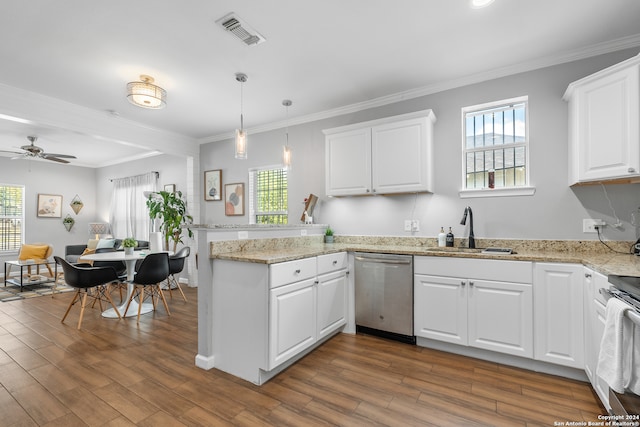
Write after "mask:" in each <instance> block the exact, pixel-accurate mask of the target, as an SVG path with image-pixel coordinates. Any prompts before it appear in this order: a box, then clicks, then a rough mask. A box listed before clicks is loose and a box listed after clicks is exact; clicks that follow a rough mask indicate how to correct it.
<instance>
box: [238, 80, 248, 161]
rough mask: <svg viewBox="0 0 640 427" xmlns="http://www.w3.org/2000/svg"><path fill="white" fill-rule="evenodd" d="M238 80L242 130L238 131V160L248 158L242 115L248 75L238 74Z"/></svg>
mask: <svg viewBox="0 0 640 427" xmlns="http://www.w3.org/2000/svg"><path fill="white" fill-rule="evenodd" d="M236 80H237V81H238V82H240V129H236V159H246V158H247V131H246V130H244V117H243V115H242V107H243V105H242V102H243V92H242V89H243V86H244V83H245V82H246V81H247V75H246V74H243V73H237V74H236Z"/></svg>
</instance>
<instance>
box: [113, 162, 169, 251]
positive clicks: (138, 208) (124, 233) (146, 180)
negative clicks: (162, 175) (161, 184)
mask: <svg viewBox="0 0 640 427" xmlns="http://www.w3.org/2000/svg"><path fill="white" fill-rule="evenodd" d="M111 181H112V182H113V192H112V193H111V212H110V214H109V222H110V224H111V234H112V235H114V236H116V237H120V238H122V239H124V238H125V237H133V238H134V239H138V240H149V231H150V225H151V220H150V219H149V210H148V209H147V198H146V197H145V195H144V194H145V192H152V191H156V189H157V188H158V172H149V173H146V174H142V175H136V176H129V177H125V178H116V179H112V180H111ZM151 231H152V230H151Z"/></svg>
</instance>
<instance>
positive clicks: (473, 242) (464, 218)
mask: <svg viewBox="0 0 640 427" xmlns="http://www.w3.org/2000/svg"><path fill="white" fill-rule="evenodd" d="M467 214H469V247H470V248H472V249H473V248H475V247H476V239H475V237H474V236H473V211H471V206H467V207H466V208H464V214H463V215H462V221H460V224H462V225H465V224H466V223H467Z"/></svg>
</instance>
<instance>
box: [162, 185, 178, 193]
mask: <svg viewBox="0 0 640 427" xmlns="http://www.w3.org/2000/svg"><path fill="white" fill-rule="evenodd" d="M164 191H166V192H167V193H175V192H176V185H175V184H165V185H164Z"/></svg>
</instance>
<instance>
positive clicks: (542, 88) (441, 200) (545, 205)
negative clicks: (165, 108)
mask: <svg viewBox="0 0 640 427" xmlns="http://www.w3.org/2000/svg"><path fill="white" fill-rule="evenodd" d="M637 53H638V52H637V49H633V50H625V51H620V52H614V53H611V54H607V55H601V56H598V57H594V58H590V59H586V60H581V61H576V62H572V63H567V64H562V65H557V66H553V67H548V68H544V69H540V70H536V71H532V72H527V73H522V74H517V75H513V76H509V77H504V78H500V79H495V80H490V81H486V82H483V83H478V84H474V85H470V86H466V87H461V88H457V89H452V90H447V91H444V92H440V93H436V94H432V95H428V96H424V97H420V98H416V99H411V100H407V101H403V102H398V103H396V104H392V105H387V106H384V107H379V108H374V109H370V110H366V111H361V112H358V113H353V114H348V115H343V116H339V117H333V118H329V119H326V120H320V121H316V122H312V123H306V124H302V125H297V126H290V128H289V140H290V142H291V146H292V147H293V150H294V151H293V153H294V157H293V170H292V171H291V172H290V188H289V213H290V221H291V222H297V220H298V219H299V216H300V214H301V212H302V202H303V200H304V198H305V197H306V196H307V195H308V194H309V193H314V194H316V195H318V196H319V197H320V203H319V206H318V207H317V209H316V212H315V214H314V220H315V221H316V222H322V223H330V224H331V226H332V227H333V228H334V229H335V231H336V233H337V234H353V235H394V236H409V235H411V234H410V233H407V232H404V231H403V225H404V220H405V219H418V220H420V231H419V232H417V233H415V234H414V235H415V236H429V237H434V236H436V234H437V233H438V231H439V229H440V227H441V226H443V227H449V226H451V227H452V228H453V231H454V234H455V235H456V236H458V237H462V236H466V234H467V233H468V227H464V226H462V225H460V224H459V223H460V219H461V217H462V213H463V209H464V207H465V206H467V205H469V206H471V207H472V209H473V212H474V220H475V235H476V237H486V238H525V239H596V238H597V236H596V235H593V234H584V233H582V219H583V218H590V217H591V218H602V219H604V220H606V221H607V222H608V223H613V222H615V220H614V214H613V210H612V209H611V207H613V209H615V211H616V214H617V216H618V217H619V219H620V220H621V221H622V223H623V227H622V228H620V229H613V228H611V227H610V228H607V229H606V230H605V238H606V239H610V240H634V239H635V238H636V232H635V228H634V227H632V226H631V224H630V220H631V212H632V211H633V210H635V209H636V208H637V207H638V206H640V191H638V189H640V187H638V186H637V185H608V186H607V187H606V190H607V192H608V196H609V198H610V200H611V207H610V205H609V202H608V200H607V198H606V197H605V194H604V191H603V188H602V187H601V186H598V185H596V186H588V187H579V188H570V187H569V186H568V184H567V182H568V178H567V162H568V160H567V145H568V142H567V138H568V137H567V135H568V132H567V128H568V126H567V105H566V103H565V102H564V101H562V95H563V94H564V91H565V89H566V87H567V85H568V84H569V83H571V82H572V81H575V80H577V79H579V78H582V77H584V76H586V75H589V74H591V73H593V72H595V71H598V70H600V69H603V68H606V67H608V66H610V65H613V64H616V63H618V62H621V61H623V60H625V59H627V58H630V57H631V56H634V55H636V54H637ZM284 95H286V94H283V96H284ZM522 95H528V96H529V119H530V120H529V125H530V126H529V131H530V141H531V142H530V144H531V146H530V156H531V183H532V185H534V186H535V187H536V193H535V195H534V196H521V197H502V198H498V197H496V198H485V199H460V198H459V196H458V191H459V190H460V188H461V176H462V161H461V145H462V142H461V112H460V110H461V108H462V107H465V106H470V105H475V104H481V103H485V102H490V101H496V100H501V99H506V98H512V97H516V96H522ZM299 101H300V100H299ZM299 101H298V102H299ZM295 104H296V100H295V99H294V106H295ZM423 109H432V110H433V111H434V112H435V115H436V117H437V119H438V120H437V122H436V124H435V154H434V155H435V177H436V180H435V191H434V193H433V194H418V195H399V196H375V197H353V198H327V197H326V196H325V195H324V194H325V192H324V135H323V134H322V129H327V128H332V127H336V126H342V125H346V124H351V123H357V122H361V121H366V120H372V119H377V118H381V117H386V116H392V115H397V114H402V113H407V112H412V111H418V110H423ZM290 113H291V116H292V117H293V116H295V109H294V108H293V107H292V108H291V109H290ZM283 141H284V130H277V131H270V132H264V133H261V134H255V135H251V134H250V135H249V159H248V160H244V161H241V160H235V159H234V158H233V145H232V142H231V141H230V140H227V141H223V142H213V143H209V144H206V145H203V146H201V150H200V168H201V171H205V170H210V169H222V179H223V184H224V183H230V182H244V183H247V176H248V174H247V170H248V169H249V168H251V167H256V166H264V165H272V164H278V163H280V161H281V160H280V158H281V150H282V144H283ZM201 214H202V219H203V221H202V222H204V223H247V222H248V218H247V216H246V215H245V216H244V217H226V216H225V215H224V203H223V202H204V203H203V208H202V210H201Z"/></svg>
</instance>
